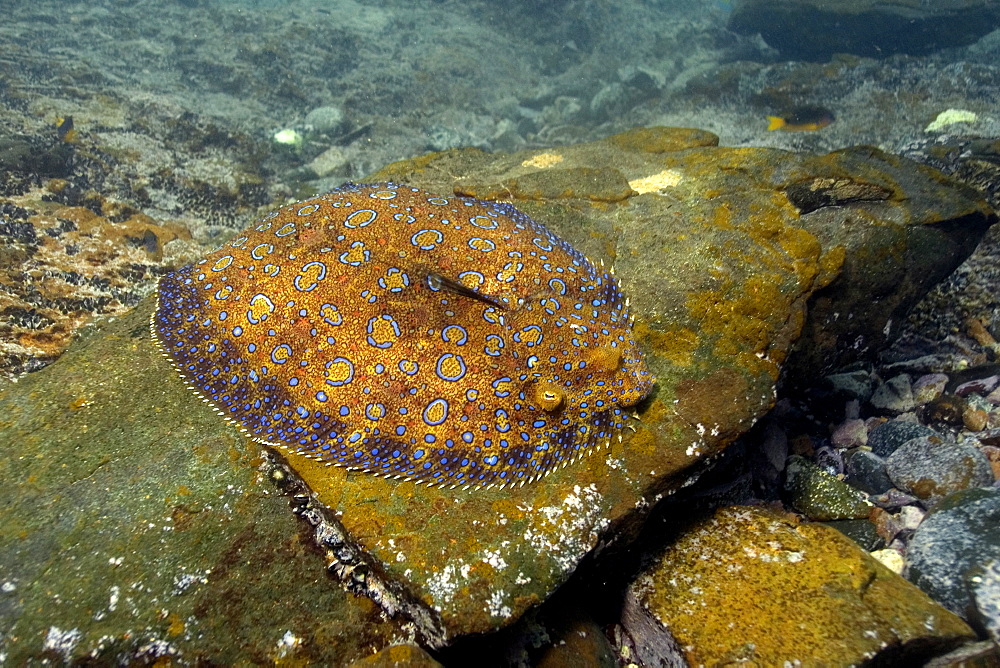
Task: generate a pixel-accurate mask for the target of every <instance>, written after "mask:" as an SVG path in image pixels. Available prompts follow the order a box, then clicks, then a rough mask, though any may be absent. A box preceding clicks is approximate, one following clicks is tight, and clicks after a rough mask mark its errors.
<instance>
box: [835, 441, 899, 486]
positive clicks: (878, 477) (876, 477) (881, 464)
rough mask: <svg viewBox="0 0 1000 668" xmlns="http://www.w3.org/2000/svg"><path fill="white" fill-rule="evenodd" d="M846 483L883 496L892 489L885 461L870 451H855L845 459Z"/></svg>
mask: <svg viewBox="0 0 1000 668" xmlns="http://www.w3.org/2000/svg"><path fill="white" fill-rule="evenodd" d="M844 466H845V468H846V473H847V477H846V481H847V482H848V483H849V484H850V485H853V486H854V487H857V488H858V489H861V490H864V491H865V492H868V493H869V494H881V493H883V492H885V491H888V490H889V488H890V487H892V481H891V480H889V475H888V474H887V473H886V472H885V461H884V460H883V459H882V458H881V457H879V456H878V455H876V454H875V453H873V452H869V451H868V450H861V449H858V450H853V451H851V452H849V453H848V454H847V456H846V457H844Z"/></svg>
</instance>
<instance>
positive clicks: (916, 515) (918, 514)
mask: <svg viewBox="0 0 1000 668" xmlns="http://www.w3.org/2000/svg"><path fill="white" fill-rule="evenodd" d="M926 514H927V513H926V512H925V511H923V510H921V509H920V508H917V507H916V506H903V507H902V508H900V509H899V515H898V519H899V523H900V525H901V526H902V528H903V529H906V530H909V531H913V530H915V529H916V528H917V527H918V526H920V523H921V522H923V521H924V515H926Z"/></svg>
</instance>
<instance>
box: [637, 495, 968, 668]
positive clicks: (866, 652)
mask: <svg viewBox="0 0 1000 668" xmlns="http://www.w3.org/2000/svg"><path fill="white" fill-rule="evenodd" d="M629 594H630V595H632V596H635V597H636V598H637V599H638V600H639V601H640V602H641V603H642V605H643V607H644V608H645V610H646V611H647V614H648V616H650V617H652V618H653V620H655V621H656V622H658V623H659V625H660V629H659V632H660V634H669V635H671V636H672V637H673V639H674V640H675V641H676V643H677V645H679V646H680V647H681V648H682V649H683V652H684V657H685V658H686V659H687V662H688V664H689V665H730V664H735V663H750V664H754V665H761V666H780V665H783V664H784V665H844V666H846V665H859V664H862V663H864V662H865V661H866V660H868V659H870V658H871V657H872V656H874V655H875V654H876V653H877V652H879V651H881V650H883V648H885V647H891V648H893V656H894V657H896V659H897V662H899V664H900V665H902V664H905V663H912V664H913V665H917V664H919V663H920V661H919V659H926V658H928V657H929V656H933V655H934V654H936V653H941V652H944V651H947V650H949V649H951V648H952V647H954V646H955V645H957V644H958V643H959V642H961V641H963V640H969V639H973V638H974V637H975V634H974V633H973V631H972V629H970V628H969V627H968V626H966V624H965V623H964V622H963V621H962V620H961V619H960V618H959V617H958V616H956V615H954V614H952V613H951V612H949V611H947V610H945V609H944V608H942V607H941V606H939V605H937V604H936V603H934V602H933V601H932V600H931V599H930V598H929V597H928V596H927V595H926V594H924V593H923V592H921V591H920V590H919V589H917V588H916V587H914V586H913V585H911V584H910V583H908V582H907V581H906V580H904V579H903V578H901V577H899V576H898V575H896V574H895V573H893V572H892V571H890V570H889V569H887V568H886V567H885V566H883V565H882V564H880V563H878V562H877V561H876V560H875V559H873V558H872V557H871V556H869V555H868V554H867V553H866V552H864V551H863V550H861V549H860V548H859V547H858V546H857V545H856V544H855V543H854V542H853V541H851V540H850V539H849V538H847V537H845V536H843V535H842V534H841V533H840V532H838V531H836V530H835V529H832V528H830V527H827V526H823V525H820V524H804V523H799V522H798V521H797V520H796V519H795V518H794V517H791V516H788V515H782V514H780V513H776V512H774V511H770V510H765V509H762V508H751V507H739V506H731V507H727V508H722V509H720V510H718V511H717V512H716V513H715V516H714V517H711V518H708V519H705V520H701V521H699V522H696V523H695V524H694V525H693V526H691V527H689V528H688V529H687V530H686V531H685V532H684V533H683V534H682V535H681V536H680V537H679V538H678V539H677V541H676V542H675V543H674V544H673V545H671V546H670V547H668V548H667V550H666V551H665V552H664V554H663V555H662V556H661V557H660V558H659V559H658V560H657V561H656V563H655V564H654V565H653V566H652V567H651V568H650V569H648V570H647V571H646V572H645V573H644V574H642V575H641V576H640V577H639V578H638V579H637V580H636V582H635V583H634V584H633V585H632V587H631V588H630V591H629ZM649 633H650V632H649V631H648V630H647V631H646V632H645V634H647V635H648V634H649ZM644 640H645V641H646V644H647V645H649V646H656V644H657V643H655V642H653V640H652V639H650V638H648V637H646V638H644ZM655 658H658V657H651V656H645V657H644V660H645V661H646V662H647V663H646V665H662V664H658V663H656V662H654V661H653V660H652V659H655ZM905 659H909V661H907V660H905Z"/></svg>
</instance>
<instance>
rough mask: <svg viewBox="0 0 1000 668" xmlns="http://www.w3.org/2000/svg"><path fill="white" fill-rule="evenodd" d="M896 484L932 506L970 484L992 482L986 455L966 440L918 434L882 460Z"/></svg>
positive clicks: (988, 483) (981, 485)
mask: <svg viewBox="0 0 1000 668" xmlns="http://www.w3.org/2000/svg"><path fill="white" fill-rule="evenodd" d="M885 467H886V472H887V473H888V474H889V477H890V478H891V479H892V481H893V483H895V485H896V487H898V488H899V489H901V490H903V491H904V492H909V493H910V494H913V495H914V496H916V497H917V498H919V499H923V500H924V501H925V502H926V503H927V505H928V506H932V505H934V504H935V503H937V502H938V501H940V500H941V499H942V498H944V497H946V496H948V495H949V494H952V493H954V492H959V491H961V490H963V489H969V488H970V487H986V486H988V485H990V484H992V483H993V471H992V469H991V468H990V462H989V460H988V459H986V455H984V454H983V453H981V452H980V451H979V450H978V449H976V448H975V447H973V446H972V445H969V444H967V443H953V442H951V441H949V440H947V439H942V438H941V437H940V436H922V437H920V438H914V439H912V440H910V441H907V442H906V443H904V444H903V445H902V446H901V447H900V448H899V449H898V450H896V451H895V452H893V453H892V454H891V455H889V457H888V458H887V459H886V460H885Z"/></svg>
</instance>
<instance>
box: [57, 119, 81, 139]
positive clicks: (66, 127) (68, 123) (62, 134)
mask: <svg viewBox="0 0 1000 668" xmlns="http://www.w3.org/2000/svg"><path fill="white" fill-rule="evenodd" d="M56 134H57V135H58V136H59V139H61V140H62V141H64V142H67V143H69V144H72V143H73V140H75V139H76V130H75V129H73V117H72V116H66V117H65V118H64V117H62V116H60V117H59V118H57V119H56Z"/></svg>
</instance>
